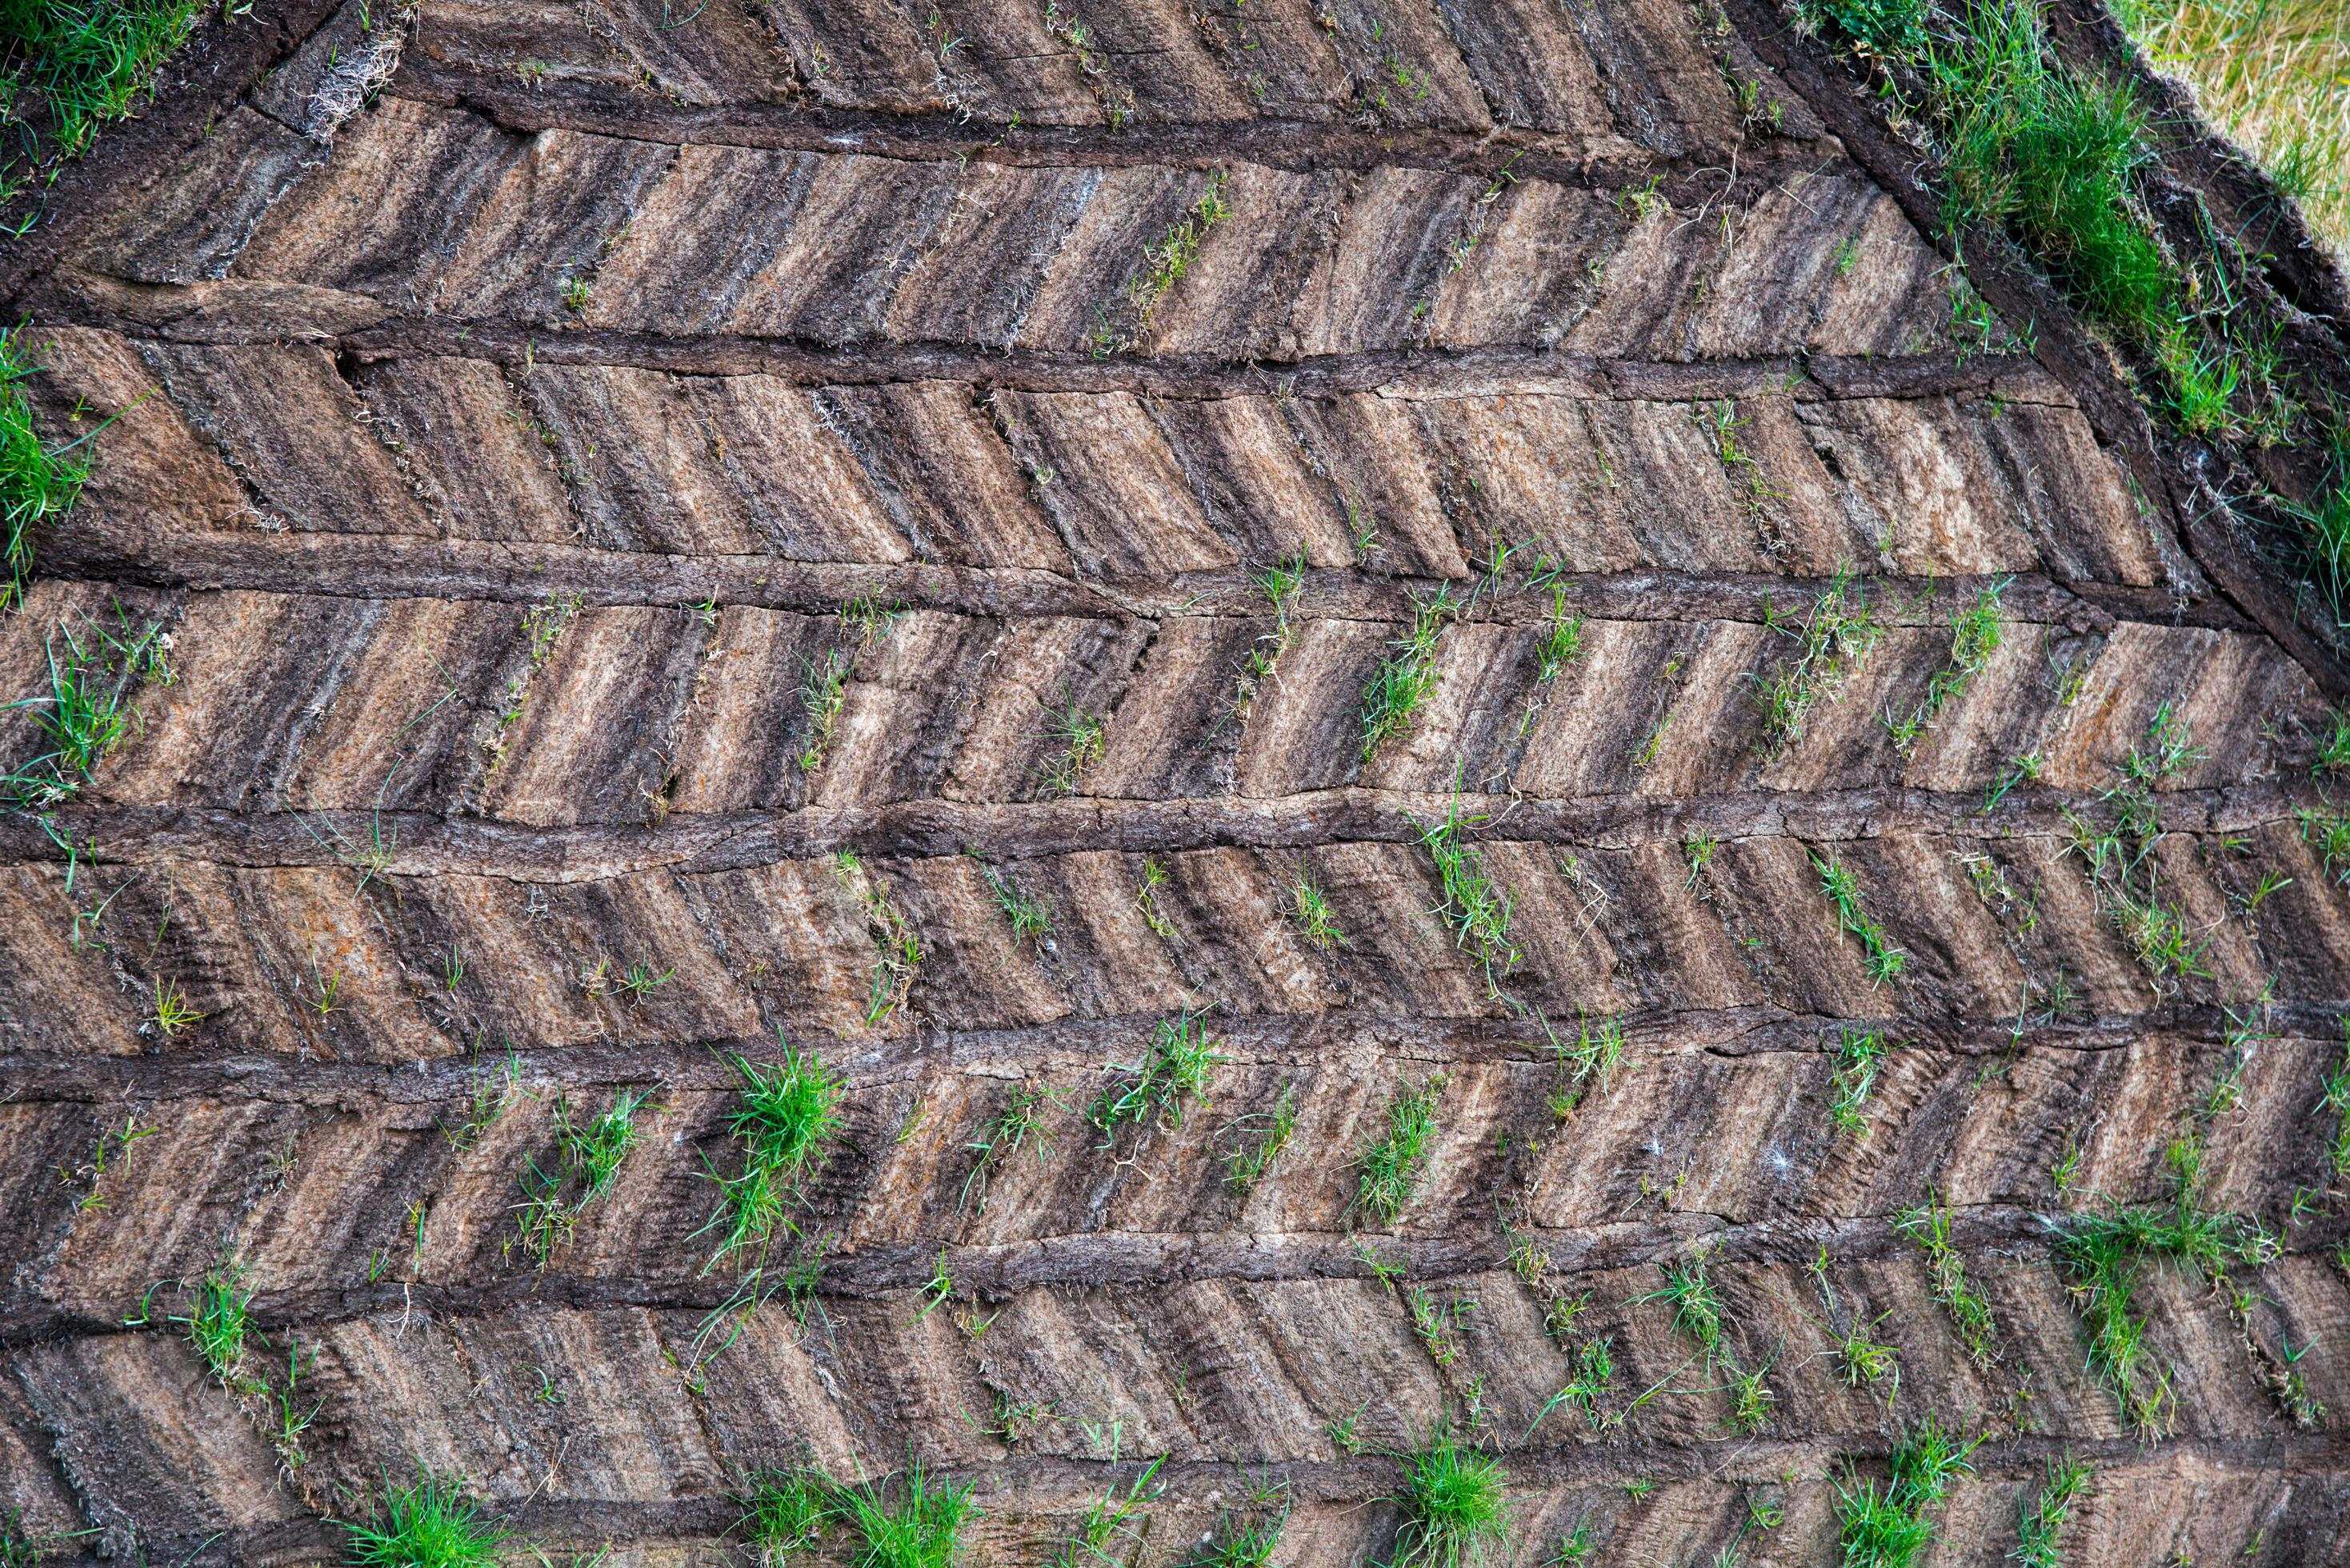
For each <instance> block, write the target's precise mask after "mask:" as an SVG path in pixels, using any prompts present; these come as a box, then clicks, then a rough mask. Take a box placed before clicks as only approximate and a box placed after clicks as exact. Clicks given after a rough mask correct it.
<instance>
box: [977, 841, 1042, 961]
mask: <svg viewBox="0 0 2350 1568" xmlns="http://www.w3.org/2000/svg"><path fill="white" fill-rule="evenodd" d="M972 863H973V864H975V865H976V866H978V867H979V876H980V880H981V881H983V882H985V883H986V884H987V896H988V897H989V898H992V899H993V900H994V902H995V908H996V909H997V911H998V912H1000V913H1001V914H1002V915H1003V919H1004V922H1005V923H1006V924H1007V925H1009V926H1010V927H1011V928H1012V945H1013V946H1014V947H1015V948H1016V947H1018V946H1019V945H1020V944H1021V943H1022V942H1024V941H1025V942H1032V943H1034V944H1035V945H1036V946H1038V947H1045V946H1048V945H1049V944H1050V941H1051V939H1052V935H1053V906H1052V905H1050V904H1048V903H1046V902H1045V899H1044V898H1042V897H1040V896H1038V895H1037V894H1035V893H1031V892H1029V891H1027V890H1026V889H1024V888H1022V887H1021V886H1020V884H1019V883H1017V882H1015V881H1014V880H1013V879H1012V878H1011V877H1008V876H1006V875H1005V874H1004V873H1003V872H1001V871H999V870H997V869H996V868H995V867H993V866H990V865H989V864H988V863H987V862H986V861H984V860H982V859H980V858H979V857H977V856H976V855H973V856H972Z"/></svg>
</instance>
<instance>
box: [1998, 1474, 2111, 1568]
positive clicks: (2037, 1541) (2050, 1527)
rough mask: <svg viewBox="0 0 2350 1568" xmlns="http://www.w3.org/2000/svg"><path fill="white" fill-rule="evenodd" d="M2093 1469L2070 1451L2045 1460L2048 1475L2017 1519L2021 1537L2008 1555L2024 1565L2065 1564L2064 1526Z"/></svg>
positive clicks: (2029, 1567)
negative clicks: (2059, 1456) (2075, 1457)
mask: <svg viewBox="0 0 2350 1568" xmlns="http://www.w3.org/2000/svg"><path fill="white" fill-rule="evenodd" d="M2093 1473H2094V1472H2093V1471H2092V1470H2091V1469H2090V1468H2089V1465H2088V1463H2087V1462H2086V1461H2085V1460H2082V1459H2074V1457H2073V1456H2072V1455H2070V1454H2065V1455H2064V1456H2063V1457H2061V1458H2058V1459H2050V1460H2049V1461H2048V1475H2047V1479H2046V1480H2044V1481H2043V1482H2042V1483H2041V1487H2040V1490H2039V1491H2037V1492H2036V1493H2034V1494H2033V1497H2032V1500H2031V1501H2029V1502H2028V1503H2025V1504H2023V1506H2022V1509H2021V1510H2020V1511H2019V1515H2018V1518H2017V1521H2016V1528H2017V1532H2018V1534H2019V1536H2020V1537H2021V1539H2020V1540H2019V1542H2018V1543H2017V1545H2016V1549H2015V1550H2014V1551H2013V1552H2011V1553H2010V1554H2009V1555H2010V1556H2012V1558H2013V1559H2014V1560H2015V1561H2016V1562H2018V1563H2022V1564H2023V1568H2064V1526H2065V1524H2066V1523H2067V1522H2068V1521H2071V1519H2072V1517H2073V1505H2074V1503H2076V1502H2078V1501H2081V1499H2082V1497H2083V1496H2085V1494H2086V1493H2087V1491H2088V1490H2089V1478H2090V1476H2091V1475H2092V1474H2093Z"/></svg>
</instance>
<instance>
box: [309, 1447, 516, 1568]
mask: <svg viewBox="0 0 2350 1568" xmlns="http://www.w3.org/2000/svg"><path fill="white" fill-rule="evenodd" d="M343 1529H344V1531H345V1532H347V1533H348V1535H349V1536H350V1558H351V1562H352V1563H355V1564H357V1565H358V1568H497V1563H498V1548H499V1546H500V1545H502V1544H503V1543H504V1542H505V1541H506V1540H508V1539H509V1538H510V1537H511V1535H512V1534H513V1532H511V1531H509V1530H507V1529H505V1528H504V1526H502V1525H500V1524H498V1523H496V1522H495V1521H492V1520H490V1519H488V1518H487V1517H485V1516H484V1514H483V1513H482V1511H481V1510H480V1509H479V1508H477V1507H475V1506H474V1504H473V1502H472V1501H469V1500H468V1499H467V1498H466V1497H465V1494H464V1491H463V1488H462V1486H461V1484H460V1482H459V1481H458V1480H456V1478H454V1477H442V1476H436V1475H434V1474H432V1472H431V1471H430V1470H421V1471H420V1472H419V1473H418V1475H417V1479H416V1484H415V1485H413V1486H404V1487H388V1488H386V1490H385V1491H384V1497H383V1503H382V1506H381V1507H380V1509H379V1510H378V1511H376V1513H375V1514H374V1515H373V1516H372V1517H370V1518H368V1519H365V1520H361V1521H356V1522H346V1523H345V1524H344V1525H343Z"/></svg>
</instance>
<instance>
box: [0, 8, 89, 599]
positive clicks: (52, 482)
mask: <svg viewBox="0 0 2350 1568" xmlns="http://www.w3.org/2000/svg"><path fill="white" fill-rule="evenodd" d="M58 9H62V7H57V6H54V5H38V4H33V3H30V0H14V3H13V4H11V5H8V6H7V8H6V10H5V11H0V17H5V18H6V21H5V22H0V34H5V33H6V32H7V31H9V30H11V29H12V27H13V26H21V25H22V24H21V22H20V20H19V18H18V15H17V14H19V13H25V12H36V13H38V12H49V11H54V10H58ZM25 331H26V328H25V327H13V328H0V514H5V516H0V610H6V609H11V608H14V607H16V606H17V605H19V604H21V603H23V602H24V598H25V587H26V583H27V582H29V581H30V580H31V578H32V576H33V549H34V535H35V534H36V532H37V531H38V530H39V529H41V528H42V527H44V526H46V525H47V524H50V523H52V522H55V521H57V520H58V519H61V518H63V517H64V516H65V514H67V513H68V512H70V511H72V510H73V505H74V503H75V502H76V501H78V500H79V499H80V497H81V487H82V483H83V481H85V480H87V479H88V477H89V464H88V462H87V461H86V460H83V459H79V458H76V457H75V456H73V449H74V448H75V447H76V446H78V445H79V444H80V442H79V441H71V442H68V443H66V444H65V445H62V446H51V445H49V444H48V443H47V442H46V441H43V440H42V439H41V432H40V431H38V430H36V429H35V428H34V425H33V405H32V402H31V400H29V399H27V398H26V396H25V383H26V381H27V380H29V379H31V377H32V374H33V372H34V371H35V370H36V369H39V366H38V365H37V364H36V363H35V362H34V361H33V359H32V358H30V356H29V355H28V354H27V353H26V349H25ZM87 439H88V438H87V437H84V438H83V440H87Z"/></svg>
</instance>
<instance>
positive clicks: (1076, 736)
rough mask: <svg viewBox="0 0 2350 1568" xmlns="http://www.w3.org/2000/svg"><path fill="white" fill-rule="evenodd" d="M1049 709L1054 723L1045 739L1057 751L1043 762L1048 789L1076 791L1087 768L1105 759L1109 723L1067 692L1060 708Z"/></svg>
mask: <svg viewBox="0 0 2350 1568" xmlns="http://www.w3.org/2000/svg"><path fill="white" fill-rule="evenodd" d="M1045 712H1046V714H1047V715H1048V716H1049V718H1050V721H1051V722H1048V723H1047V724H1046V725H1045V740H1046V741H1048V742H1052V744H1053V745H1054V747H1055V751H1054V753H1053V754H1052V756H1051V758H1050V759H1049V760H1047V761H1046V762H1045V763H1044V764H1043V770H1044V783H1045V789H1046V790H1047V791H1048V792H1050V793H1051V794H1060V795H1068V794H1076V793H1077V785H1078V784H1080V783H1081V782H1082V781H1083V780H1084V777H1085V773H1086V770H1087V768H1090V767H1092V766H1093V765H1094V764H1095V763H1097V762H1099V761H1101V755H1102V751H1103V748H1104V747H1105V745H1106V744H1107V735H1108V729H1107V725H1105V724H1104V723H1103V722H1102V719H1101V716H1100V715H1099V714H1097V713H1091V712H1088V711H1086V710H1085V709H1084V708H1083V707H1081V706H1079V705H1078V702H1077V700H1076V697H1075V696H1073V695H1069V694H1066V693H1064V694H1063V696H1062V698H1061V705H1060V706H1059V707H1057V708H1047V709H1046V710H1045Z"/></svg>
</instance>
